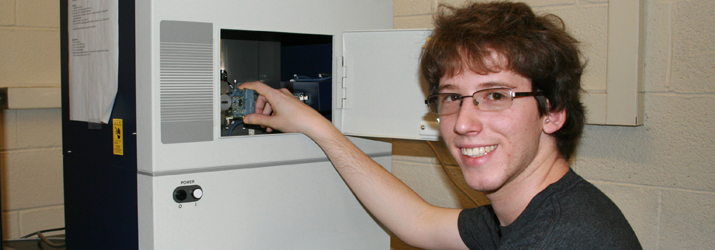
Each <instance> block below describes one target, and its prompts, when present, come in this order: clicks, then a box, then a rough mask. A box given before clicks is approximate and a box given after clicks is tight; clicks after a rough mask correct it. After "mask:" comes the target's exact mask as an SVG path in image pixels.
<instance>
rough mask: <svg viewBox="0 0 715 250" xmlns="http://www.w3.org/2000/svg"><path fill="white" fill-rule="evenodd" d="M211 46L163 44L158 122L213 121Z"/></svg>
mask: <svg viewBox="0 0 715 250" xmlns="http://www.w3.org/2000/svg"><path fill="white" fill-rule="evenodd" d="M212 85H213V46H212V45H211V44H192V43H175V42H162V43H161V55H160V88H161V89H160V91H161V121H162V122H187V121H207V120H208V121H211V120H212V119H213V86H212Z"/></svg>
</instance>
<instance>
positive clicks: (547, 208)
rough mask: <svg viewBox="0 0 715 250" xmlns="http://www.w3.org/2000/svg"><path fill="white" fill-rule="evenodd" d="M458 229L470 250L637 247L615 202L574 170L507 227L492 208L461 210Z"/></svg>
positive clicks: (538, 196) (634, 238)
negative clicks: (501, 222)
mask: <svg viewBox="0 0 715 250" xmlns="http://www.w3.org/2000/svg"><path fill="white" fill-rule="evenodd" d="M458 225H459V234H460V236H461V237H462V240H463V241H464V243H465V244H466V245H467V247H469V249H642V247H641V245H640V243H639V242H638V238H637V237H636V234H635V233H634V232H633V229H632V228H631V226H630V224H628V221H627V220H626V218H625V217H624V216H623V214H622V213H621V210H619V209H618V207H617V206H616V204H614V203H613V201H611V200H610V199H609V198H608V197H606V195H605V194H603V193H602V192H601V191H600V190H598V188H596V187H595V186H593V184H591V183H589V182H588V181H586V180H584V179H583V178H581V176H579V175H578V174H576V173H575V172H573V170H569V172H568V173H567V174H566V175H565V176H564V177H562V178H561V180H559V181H557V182H556V183H553V184H551V185H550V186H548V187H547V188H546V189H544V190H543V191H541V193H539V194H538V195H536V196H535V197H534V198H533V199H532V200H531V202H530V203H529V205H528V206H527V207H526V209H525V210H524V212H522V213H521V215H519V217H518V218H517V219H516V220H515V221H514V222H513V223H512V224H511V225H509V226H506V227H502V226H500V225H499V220H498V219H497V217H496V214H495V213H494V210H493V208H492V207H491V206H482V207H477V208H470V209H465V210H462V212H461V213H460V214H459V221H458Z"/></svg>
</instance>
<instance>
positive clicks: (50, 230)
mask: <svg viewBox="0 0 715 250" xmlns="http://www.w3.org/2000/svg"><path fill="white" fill-rule="evenodd" d="M62 230H65V228H64V227H60V228H53V229H47V230H40V231H37V232H34V233H31V234H28V235H25V236H23V237H21V239H27V238H29V237H31V236H33V235H37V237H40V239H41V240H42V242H44V243H45V244H47V245H48V246H51V247H54V248H61V247H65V244H64V243H54V242H52V241H50V239H48V238H47V237H46V236H45V235H44V234H43V233H47V232H54V231H62Z"/></svg>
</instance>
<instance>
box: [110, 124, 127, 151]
mask: <svg viewBox="0 0 715 250" xmlns="http://www.w3.org/2000/svg"><path fill="white" fill-rule="evenodd" d="M112 125H113V128H112V131H113V132H112V134H113V136H112V137H113V141H114V154H115V155H124V123H123V122H122V119H112Z"/></svg>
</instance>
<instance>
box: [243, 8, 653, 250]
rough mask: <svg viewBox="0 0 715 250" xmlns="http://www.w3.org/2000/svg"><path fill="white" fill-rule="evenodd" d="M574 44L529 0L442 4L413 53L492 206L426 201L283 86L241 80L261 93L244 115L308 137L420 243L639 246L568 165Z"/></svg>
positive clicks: (573, 121) (574, 127)
mask: <svg viewBox="0 0 715 250" xmlns="http://www.w3.org/2000/svg"><path fill="white" fill-rule="evenodd" d="M579 53H580V52H579V50H578V48H577V41H576V40H575V39H573V38H572V37H571V36H570V35H568V34H567V33H566V32H565V31H564V28H563V24H562V22H561V20H560V19H559V18H558V17H555V16H551V15H547V16H536V15H535V14H534V13H533V12H532V10H531V9H530V8H529V7H528V6H526V5H525V4H520V3H506V2H497V3H487V4H481V3H474V4H470V5H469V6H466V7H464V8H460V9H455V8H451V7H445V6H443V7H441V9H440V14H439V15H438V17H437V19H436V20H435V30H434V32H433V34H432V36H431V39H430V40H429V42H428V43H427V45H426V46H425V49H424V52H423V55H422V61H421V71H422V74H423V75H424V77H425V79H427V82H428V84H429V85H430V89H432V90H433V91H432V94H431V95H430V96H429V97H428V98H427V101H426V102H427V103H428V105H429V106H430V109H431V110H432V111H433V112H436V113H438V114H439V116H440V130H441V133H442V137H443V139H444V141H445V144H446V145H447V148H448V149H449V151H450V153H451V154H452V156H453V157H454V158H455V159H456V161H457V163H458V164H459V166H460V168H461V169H462V173H463V174H464V178H465V180H466V181H467V183H468V184H469V186H470V187H472V188H474V189H476V190H479V191H483V192H485V193H486V195H487V197H488V198H489V199H490V201H491V203H492V205H491V206H484V207H479V208H474V209H465V210H459V209H447V208H439V207H434V206H432V205H430V204H428V203H426V202H425V201H424V200H422V199H421V198H420V197H419V196H418V195H417V194H415V193H414V192H413V191H412V190H410V189H409V188H408V187H407V186H405V185H404V184H403V183H402V182H400V181H399V180H398V179H397V178H395V177H394V176H393V175H391V174H390V173H389V172H387V171H385V170H384V169H383V168H382V167H381V166H379V165H378V164H376V163H375V162H373V161H372V160H371V159H370V158H369V157H368V156H366V155H365V154H364V153H362V152H361V151H360V150H359V149H358V148H357V147H355V146H354V145H353V144H351V143H350V141H349V140H348V139H347V138H345V137H344V136H343V135H342V134H341V133H340V131H338V130H337V129H336V128H335V127H334V126H333V125H332V123H330V121H328V120H326V119H324V118H323V117H322V116H321V115H320V114H318V113H317V112H315V111H313V110H312V109H310V107H308V106H306V105H303V104H302V103H301V102H300V101H298V100H296V99H295V98H294V97H293V95H291V94H290V93H289V92H288V91H286V90H275V89H271V88H270V87H267V86H266V85H263V84H261V83H259V82H252V83H246V84H243V85H241V88H249V89H254V90H256V91H258V92H259V93H260V94H261V95H262V96H263V97H264V98H265V100H264V99H259V100H260V101H259V103H257V105H256V106H257V110H258V111H259V112H258V114H252V115H249V116H247V117H246V118H245V119H244V121H245V122H246V123H248V124H259V125H263V126H266V127H268V128H269V130H270V129H271V128H272V129H278V130H281V131H284V132H299V133H304V134H306V135H307V136H309V137H310V138H312V139H313V140H314V141H315V142H316V143H317V144H318V145H319V146H320V147H321V148H322V149H323V151H325V153H326V154H327V156H328V157H329V158H330V160H331V162H332V163H333V165H334V166H335V168H336V169H337V171H338V172H339V173H340V174H341V176H342V177H343V178H344V179H345V181H346V182H347V184H348V185H349V186H350V188H351V189H352V190H353V191H354V193H355V195H356V196H357V197H358V198H359V199H360V200H361V201H362V203H363V204H364V205H365V207H366V208H367V209H368V210H370V212H371V213H372V214H373V215H374V216H375V217H376V218H378V219H379V220H380V221H381V222H382V223H383V224H384V225H385V226H387V227H388V228H389V229H390V230H391V231H392V232H393V233H395V235H397V236H398V237H400V238H401V239H402V240H403V241H405V242H406V243H408V244H411V245H413V246H416V247H421V248H428V249H466V248H470V249H499V248H501V249H513V248H519V249H640V248H641V246H640V244H639V242H638V239H637V238H636V236H635V233H634V232H633V230H632V229H631V227H630V225H629V224H628V222H627V221H626V219H625V217H624V216H623V215H622V214H621V212H620V210H619V209H618V208H617V207H616V205H615V204H613V202H611V200H609V199H608V198H607V197H606V196H605V195H604V194H603V193H601V192H600V191H599V190H598V189H596V188H595V187H594V186H593V185H591V184H590V183H588V182H586V181H585V180H583V179H582V178H581V177H580V176H578V175H577V174H576V173H574V172H573V171H571V169H570V168H569V166H568V160H569V158H570V157H571V155H572V154H573V152H574V149H575V147H576V145H577V142H578V139H579V137H580V135H581V131H582V129H583V126H584V110H583V107H582V104H581V103H580V100H579V93H580V91H581V87H580V77H581V73H582V71H583V64H582V63H581V61H580V54H579ZM265 101H267V103H265ZM271 113H272V115H269V114H271Z"/></svg>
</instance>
